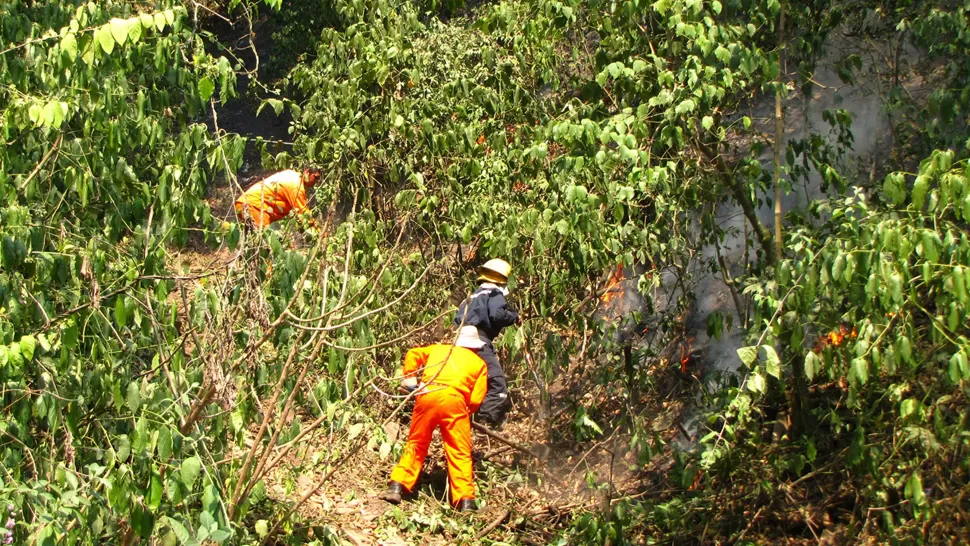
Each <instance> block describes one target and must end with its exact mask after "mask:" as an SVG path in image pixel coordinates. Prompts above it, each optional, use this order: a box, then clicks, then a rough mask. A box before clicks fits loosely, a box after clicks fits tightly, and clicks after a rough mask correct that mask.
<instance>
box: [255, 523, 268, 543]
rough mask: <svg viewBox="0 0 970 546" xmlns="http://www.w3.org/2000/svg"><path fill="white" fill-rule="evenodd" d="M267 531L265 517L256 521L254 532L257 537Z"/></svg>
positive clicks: (265, 533)
mask: <svg viewBox="0 0 970 546" xmlns="http://www.w3.org/2000/svg"><path fill="white" fill-rule="evenodd" d="M268 533H269V522H267V521H266V520H265V519H261V520H259V521H257V522H256V534H257V535H259V538H263V537H265V536H266V535H267V534H268Z"/></svg>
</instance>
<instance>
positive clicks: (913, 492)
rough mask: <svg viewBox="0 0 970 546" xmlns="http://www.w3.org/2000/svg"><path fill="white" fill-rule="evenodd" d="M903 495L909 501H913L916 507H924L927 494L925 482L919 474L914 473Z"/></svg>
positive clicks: (907, 481) (907, 482)
mask: <svg viewBox="0 0 970 546" xmlns="http://www.w3.org/2000/svg"><path fill="white" fill-rule="evenodd" d="M903 494H904V495H905V496H906V498H907V499H909V500H911V501H913V504H915V505H916V506H922V505H923V503H925V502H926V494H925V493H924V492H923V480H922V479H921V478H920V475H919V472H913V474H912V475H910V477H909V479H908V480H906V487H905V488H904V489H903Z"/></svg>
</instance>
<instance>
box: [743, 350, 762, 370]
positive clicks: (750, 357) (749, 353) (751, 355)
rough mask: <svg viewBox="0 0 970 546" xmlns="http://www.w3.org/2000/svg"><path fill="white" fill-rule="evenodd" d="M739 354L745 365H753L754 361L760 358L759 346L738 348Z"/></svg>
mask: <svg viewBox="0 0 970 546" xmlns="http://www.w3.org/2000/svg"><path fill="white" fill-rule="evenodd" d="M738 356H739V357H740V358H741V362H743V363H744V365H745V366H747V367H749V368H750V367H751V365H752V364H754V361H755V360H757V359H758V348H757V347H741V348H740V349H738Z"/></svg>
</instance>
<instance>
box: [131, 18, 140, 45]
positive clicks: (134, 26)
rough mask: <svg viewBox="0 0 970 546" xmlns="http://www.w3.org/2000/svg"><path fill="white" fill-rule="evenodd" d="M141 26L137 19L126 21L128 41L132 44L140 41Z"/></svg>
mask: <svg viewBox="0 0 970 546" xmlns="http://www.w3.org/2000/svg"><path fill="white" fill-rule="evenodd" d="M141 34H142V25H141V22H140V21H139V20H137V19H130V20H129V21H128V39H129V40H131V43H132V44H135V43H138V40H141Z"/></svg>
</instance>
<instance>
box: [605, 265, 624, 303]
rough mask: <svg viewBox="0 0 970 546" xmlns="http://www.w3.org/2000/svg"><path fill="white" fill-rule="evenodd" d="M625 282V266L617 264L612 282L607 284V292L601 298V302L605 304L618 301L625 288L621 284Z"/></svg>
mask: <svg viewBox="0 0 970 546" xmlns="http://www.w3.org/2000/svg"><path fill="white" fill-rule="evenodd" d="M622 281H623V264H617V266H616V271H614V272H613V274H612V275H610V280H609V282H608V283H606V292H604V293H603V295H602V296H600V301H601V302H603V303H609V302H611V301H613V300H614V299H616V297H617V296H618V295H619V294H620V293H622V292H623V288H622V287H621V286H620V283H621V282H622Z"/></svg>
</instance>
